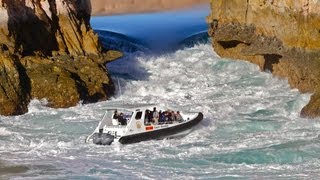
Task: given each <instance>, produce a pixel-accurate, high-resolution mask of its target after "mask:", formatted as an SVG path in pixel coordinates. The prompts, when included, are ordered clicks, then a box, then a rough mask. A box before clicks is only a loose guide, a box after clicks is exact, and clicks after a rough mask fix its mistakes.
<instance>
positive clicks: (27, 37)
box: [0, 0, 121, 115]
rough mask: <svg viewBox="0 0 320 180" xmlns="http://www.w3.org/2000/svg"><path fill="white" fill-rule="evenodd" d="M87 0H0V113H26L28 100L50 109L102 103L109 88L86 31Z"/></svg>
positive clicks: (107, 55) (110, 56)
mask: <svg viewBox="0 0 320 180" xmlns="http://www.w3.org/2000/svg"><path fill="white" fill-rule="evenodd" d="M90 13H91V6H90V1H89V0H0V75H1V76H0V114H2V115H15V114H21V113H25V112H27V105H28V103H29V101H30V99H32V98H38V99H42V98H47V99H48V102H49V106H51V107H70V106H74V105H76V104H77V103H79V101H80V100H83V101H84V102H85V103H89V102H97V101H99V100H105V99H107V98H108V97H110V96H111V95H112V94H113V91H114V87H113V83H112V82H111V79H110V77H109V75H108V73H107V71H106V68H105V63H107V62H108V61H111V60H114V59H116V58H119V57H120V56H121V53H119V52H116V51H103V50H102V47H101V45H100V43H99V41H98V37H97V35H96V34H95V33H94V32H93V30H92V29H91V27H90V24H89V20H90Z"/></svg>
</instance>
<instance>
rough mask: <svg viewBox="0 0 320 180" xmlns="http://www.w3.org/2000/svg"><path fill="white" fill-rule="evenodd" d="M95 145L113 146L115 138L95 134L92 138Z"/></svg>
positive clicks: (105, 134)
mask: <svg viewBox="0 0 320 180" xmlns="http://www.w3.org/2000/svg"><path fill="white" fill-rule="evenodd" d="M92 139H93V143H94V144H97V145H111V143H112V142H113V140H114V136H112V135H111V134H107V133H101V132H100V133H94V134H93V136H92Z"/></svg>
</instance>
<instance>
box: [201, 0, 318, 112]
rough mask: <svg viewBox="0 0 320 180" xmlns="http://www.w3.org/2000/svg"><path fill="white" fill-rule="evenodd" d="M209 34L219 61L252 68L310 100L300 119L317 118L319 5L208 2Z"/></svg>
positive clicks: (276, 0)
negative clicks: (236, 61) (284, 82)
mask: <svg viewBox="0 0 320 180" xmlns="http://www.w3.org/2000/svg"><path fill="white" fill-rule="evenodd" d="M211 9H212V12H211V14H210V15H209V16H208V19H207V21H208V23H209V26H210V30H209V34H210V35H211V36H212V43H213V47H214V49H215V51H216V52H217V53H218V54H219V55H220V56H222V57H229V58H234V59H243V60H247V61H250V62H252V63H256V64H258V65H259V66H260V68H261V69H262V70H266V71H270V72H272V73H273V74H275V75H277V76H279V77H284V78H287V79H288V81H289V83H290V85H291V86H292V87H294V88H298V89H299V90H300V91H301V92H303V93H305V92H311V93H313V96H312V97H311V100H310V102H309V104H308V105H307V106H305V107H304V108H303V109H302V112H301V115H302V116H307V117H318V116H320V86H319V84H320V1H314V0H211Z"/></svg>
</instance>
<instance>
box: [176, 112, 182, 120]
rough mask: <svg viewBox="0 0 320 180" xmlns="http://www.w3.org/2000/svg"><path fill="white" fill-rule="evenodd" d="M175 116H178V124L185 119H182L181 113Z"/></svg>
mask: <svg viewBox="0 0 320 180" xmlns="http://www.w3.org/2000/svg"><path fill="white" fill-rule="evenodd" d="M175 116H176V121H178V122H181V121H183V118H182V116H181V114H180V112H179V111H177V113H176V114H175Z"/></svg>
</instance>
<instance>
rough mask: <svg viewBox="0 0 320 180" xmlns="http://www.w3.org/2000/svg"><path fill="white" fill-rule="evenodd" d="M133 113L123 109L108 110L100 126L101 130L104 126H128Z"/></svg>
mask: <svg viewBox="0 0 320 180" xmlns="http://www.w3.org/2000/svg"><path fill="white" fill-rule="evenodd" d="M132 114H133V112H132V111H129V110H123V109H112V110H107V111H106V113H105V114H104V116H103V119H102V121H101V124H100V129H101V128H103V127H104V126H119V125H127V124H128V123H129V121H130V119H131V116H132Z"/></svg>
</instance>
